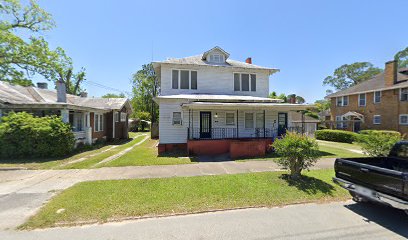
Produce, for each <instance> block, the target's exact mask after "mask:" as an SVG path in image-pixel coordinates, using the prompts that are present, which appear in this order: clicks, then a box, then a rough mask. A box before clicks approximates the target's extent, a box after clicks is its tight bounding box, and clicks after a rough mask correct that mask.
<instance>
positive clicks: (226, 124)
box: [225, 111, 237, 126]
mask: <svg viewBox="0 0 408 240" xmlns="http://www.w3.org/2000/svg"><path fill="white" fill-rule="evenodd" d="M227 113H232V114H234V123H233V124H228V123H227ZM236 122H237V121H236V114H235V112H232V111H226V112H225V126H235V125H236Z"/></svg>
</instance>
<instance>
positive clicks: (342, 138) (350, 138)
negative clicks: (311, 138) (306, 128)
mask: <svg viewBox="0 0 408 240" xmlns="http://www.w3.org/2000/svg"><path fill="white" fill-rule="evenodd" d="M315 137H316V139H319V140H325V141H332V142H344V143H352V142H354V141H356V140H357V137H358V134H357V133H354V132H349V131H344V130H329V129H326V130H317V131H316V132H315Z"/></svg>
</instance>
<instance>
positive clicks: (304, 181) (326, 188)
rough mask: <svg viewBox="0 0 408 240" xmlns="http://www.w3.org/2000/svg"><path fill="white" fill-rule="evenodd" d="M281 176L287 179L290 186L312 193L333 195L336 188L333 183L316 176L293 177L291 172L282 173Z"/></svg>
mask: <svg viewBox="0 0 408 240" xmlns="http://www.w3.org/2000/svg"><path fill="white" fill-rule="evenodd" d="M280 178H281V179H283V180H285V181H286V182H287V183H288V185H289V186H292V187H296V188H297V189H298V190H301V191H303V192H305V193H307V194H310V195H312V194H316V193H324V194H328V195H330V196H332V195H333V191H334V190H335V189H334V187H333V186H332V185H330V184H328V183H326V182H324V181H322V180H320V179H317V178H314V177H308V176H303V175H302V176H301V177H300V178H299V179H292V178H290V175H289V174H282V175H281V176H280Z"/></svg>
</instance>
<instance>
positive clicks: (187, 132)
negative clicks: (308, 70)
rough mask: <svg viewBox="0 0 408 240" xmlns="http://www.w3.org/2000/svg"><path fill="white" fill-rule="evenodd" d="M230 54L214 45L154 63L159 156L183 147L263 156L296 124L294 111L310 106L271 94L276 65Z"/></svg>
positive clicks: (193, 151) (194, 151) (210, 152)
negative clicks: (238, 57)
mask: <svg viewBox="0 0 408 240" xmlns="http://www.w3.org/2000/svg"><path fill="white" fill-rule="evenodd" d="M229 56H230V55H229V53H227V52H226V51H224V50H223V49H221V48H220V47H214V48H212V49H211V50H209V51H206V52H204V53H203V54H200V55H197V56H192V57H186V58H180V59H168V60H165V61H162V62H153V66H154V69H155V71H156V74H157V76H158V78H159V79H160V95H159V96H158V97H156V98H155V101H156V102H157V103H158V105H159V111H160V115H159V146H158V151H159V154H160V153H163V152H167V151H171V150H173V149H175V148H181V149H187V151H188V152H189V154H194V155H200V154H205V155H214V154H224V153H229V154H230V156H231V157H232V158H239V157H249V156H262V155H264V154H265V152H266V151H267V150H268V147H269V146H270V144H271V143H272V141H273V139H274V138H276V137H278V136H280V135H282V134H284V133H285V132H286V130H287V129H289V128H291V127H294V126H295V124H294V123H292V121H291V117H292V114H299V113H298V111H300V110H305V109H306V108H307V107H310V106H308V105H304V104H289V103H282V102H281V100H279V99H271V98H268V94H269V77H270V76H271V75H272V74H274V73H276V72H278V71H279V70H278V69H274V68H267V67H261V66H257V65H254V64H252V60H251V58H248V59H247V60H246V61H245V62H239V61H235V60H231V59H229ZM297 126H299V125H297Z"/></svg>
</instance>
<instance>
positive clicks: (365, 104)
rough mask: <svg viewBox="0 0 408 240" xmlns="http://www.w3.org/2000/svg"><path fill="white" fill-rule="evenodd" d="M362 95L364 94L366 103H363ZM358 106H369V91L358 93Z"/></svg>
mask: <svg viewBox="0 0 408 240" xmlns="http://www.w3.org/2000/svg"><path fill="white" fill-rule="evenodd" d="M361 96H364V105H362V104H361V98H360V97H361ZM358 106H359V107H365V106H367V93H360V94H358Z"/></svg>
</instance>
